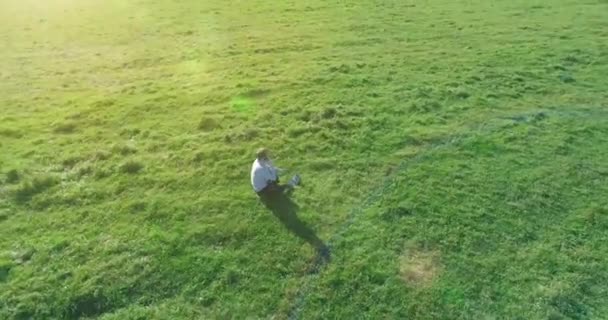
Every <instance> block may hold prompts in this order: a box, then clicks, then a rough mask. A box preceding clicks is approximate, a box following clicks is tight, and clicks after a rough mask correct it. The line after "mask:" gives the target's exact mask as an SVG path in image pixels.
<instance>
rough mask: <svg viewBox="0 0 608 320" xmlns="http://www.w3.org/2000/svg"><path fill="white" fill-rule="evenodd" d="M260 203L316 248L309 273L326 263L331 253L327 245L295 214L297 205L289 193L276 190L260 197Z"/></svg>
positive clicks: (314, 271)
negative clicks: (269, 194)
mask: <svg viewBox="0 0 608 320" xmlns="http://www.w3.org/2000/svg"><path fill="white" fill-rule="evenodd" d="M261 200H262V203H264V205H265V206H266V208H268V209H269V210H270V211H271V212H272V214H274V215H275V217H277V218H278V219H279V221H280V222H281V223H282V224H283V225H284V226H285V227H286V228H287V229H288V230H289V231H291V232H292V233H293V234H295V235H296V236H298V237H300V238H302V239H303V240H305V241H306V242H308V243H309V244H310V245H311V246H313V247H314V248H315V249H316V250H317V255H316V257H315V260H314V261H313V263H312V265H311V266H310V269H309V270H308V271H309V272H311V273H316V272H318V271H319V268H320V267H321V266H322V265H324V264H326V263H328V262H329V260H330V258H331V255H330V251H329V247H328V246H327V245H326V244H325V243H324V242H323V240H321V239H320V238H319V237H318V236H317V234H316V233H315V232H314V230H312V229H311V228H310V227H309V226H308V225H306V223H304V222H303V221H302V220H300V218H299V217H298V215H297V212H298V210H299V207H298V205H297V204H296V203H295V202H293V200H291V198H290V197H289V194H285V193H282V192H277V193H276V194H273V195H272V196H270V197H263V198H261Z"/></svg>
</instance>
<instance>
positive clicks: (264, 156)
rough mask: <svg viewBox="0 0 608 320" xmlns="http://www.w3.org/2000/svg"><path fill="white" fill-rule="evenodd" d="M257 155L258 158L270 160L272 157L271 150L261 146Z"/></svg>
mask: <svg viewBox="0 0 608 320" xmlns="http://www.w3.org/2000/svg"><path fill="white" fill-rule="evenodd" d="M255 156H256V158H257V159H258V160H268V159H269V158H270V151H269V150H268V149H266V148H259V149H258V151H257V152H256V153H255Z"/></svg>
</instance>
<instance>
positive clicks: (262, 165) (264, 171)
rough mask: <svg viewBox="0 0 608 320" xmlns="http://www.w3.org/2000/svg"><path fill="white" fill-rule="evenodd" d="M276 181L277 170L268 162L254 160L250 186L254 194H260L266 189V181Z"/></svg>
mask: <svg viewBox="0 0 608 320" xmlns="http://www.w3.org/2000/svg"><path fill="white" fill-rule="evenodd" d="M276 180H277V169H276V168H275V167H274V166H273V165H272V161H270V160H258V159H255V161H254V162H253V165H252V166H251V185H252V186H253V190H255V192H260V191H262V189H264V188H266V186H267V185H268V181H276Z"/></svg>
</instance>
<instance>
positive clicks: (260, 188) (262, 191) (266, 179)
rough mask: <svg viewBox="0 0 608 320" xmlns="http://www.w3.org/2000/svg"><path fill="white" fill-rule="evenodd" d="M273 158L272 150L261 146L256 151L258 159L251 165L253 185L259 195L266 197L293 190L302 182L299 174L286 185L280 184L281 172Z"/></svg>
mask: <svg viewBox="0 0 608 320" xmlns="http://www.w3.org/2000/svg"><path fill="white" fill-rule="evenodd" d="M280 171H281V170H280V169H278V168H276V167H275V166H274V165H273V163H272V160H270V151H269V150H268V149H266V148H261V149H259V150H258V151H257V153H256V159H255V161H253V165H252V166H251V185H252V186H253V190H254V191H255V192H256V193H257V194H258V196H260V197H262V198H264V197H268V196H272V195H273V194H275V193H282V192H285V191H291V190H293V187H295V186H297V185H298V184H300V176H298V175H297V174H296V175H295V176H293V178H291V180H290V181H289V183H287V184H286V185H280V184H279V172H280Z"/></svg>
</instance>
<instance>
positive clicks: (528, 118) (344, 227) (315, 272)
mask: <svg viewBox="0 0 608 320" xmlns="http://www.w3.org/2000/svg"><path fill="white" fill-rule="evenodd" d="M598 116H603V117H606V118H607V119H608V109H603V108H599V109H598V110H588V109H580V110H568V111H561V110H546V109H538V110H535V111H529V112H525V113H518V114H513V115H502V116H497V117H493V118H490V119H488V120H487V121H485V122H484V123H481V124H477V125H473V126H472V127H471V128H470V129H469V130H466V132H465V133H462V134H457V135H451V136H448V137H446V138H444V139H442V140H440V141H438V142H435V143H431V144H429V146H428V148H427V149H426V150H425V151H423V152H421V153H419V154H417V155H415V156H414V157H412V158H408V159H405V160H403V161H401V163H399V164H398V165H397V166H396V167H395V170H393V171H392V173H391V174H390V175H389V176H388V177H386V178H385V179H384V180H383V181H382V183H380V185H379V186H378V187H377V188H375V189H373V191H372V192H371V193H370V194H369V195H368V196H367V197H366V198H365V199H364V200H363V202H362V203H361V204H360V205H359V206H357V207H355V208H353V209H352V210H351V211H350V212H349V213H348V215H347V217H346V220H345V221H344V222H343V223H342V224H341V225H340V226H339V228H338V230H337V231H336V232H335V233H334V234H333V235H332V236H331V238H330V239H329V240H328V247H329V250H330V252H331V249H332V247H334V246H335V244H336V243H337V242H339V241H340V240H341V239H342V237H343V235H344V234H345V233H346V231H348V229H349V227H350V226H351V225H352V224H353V223H354V221H355V218H356V217H357V216H358V215H359V214H360V213H361V212H363V211H365V210H366V209H368V208H370V207H371V205H372V204H374V203H375V202H376V201H377V200H378V199H379V198H380V197H381V196H382V195H384V194H385V193H386V192H387V191H389V190H391V188H392V185H393V183H394V181H395V178H396V177H397V176H398V174H399V173H400V172H402V171H403V170H405V169H406V168H407V167H408V166H411V165H414V164H416V163H419V162H421V161H423V160H425V159H426V158H427V157H428V156H429V155H430V154H432V152H433V151H435V150H440V149H443V148H446V147H451V146H454V145H457V144H458V143H459V142H461V141H463V140H464V139H466V138H469V137H473V136H475V135H478V134H485V133H493V132H498V131H500V130H502V129H505V126H507V125H509V123H503V124H502V125H501V124H493V125H492V124H491V122H492V121H496V120H502V121H505V120H507V121H512V122H511V124H520V123H535V122H538V121H542V120H545V119H550V118H552V117H560V118H578V119H584V118H585V117H589V118H595V117H598ZM325 265H327V260H326V259H322V258H317V259H315V260H314V261H313V262H312V263H311V265H310V266H309V267H308V268H307V270H309V275H308V276H307V277H306V278H305V280H304V283H303V284H302V286H300V289H299V290H298V292H297V294H296V297H295V299H294V301H293V303H292V304H291V307H290V309H289V313H288V318H289V319H290V320H296V319H299V318H300V313H301V311H302V309H303V307H304V306H305V304H306V298H307V296H308V294H309V293H310V288H311V286H312V283H313V282H314V280H316V279H317V278H318V277H319V275H320V274H321V271H322V269H323V267H324V266H325Z"/></svg>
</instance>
